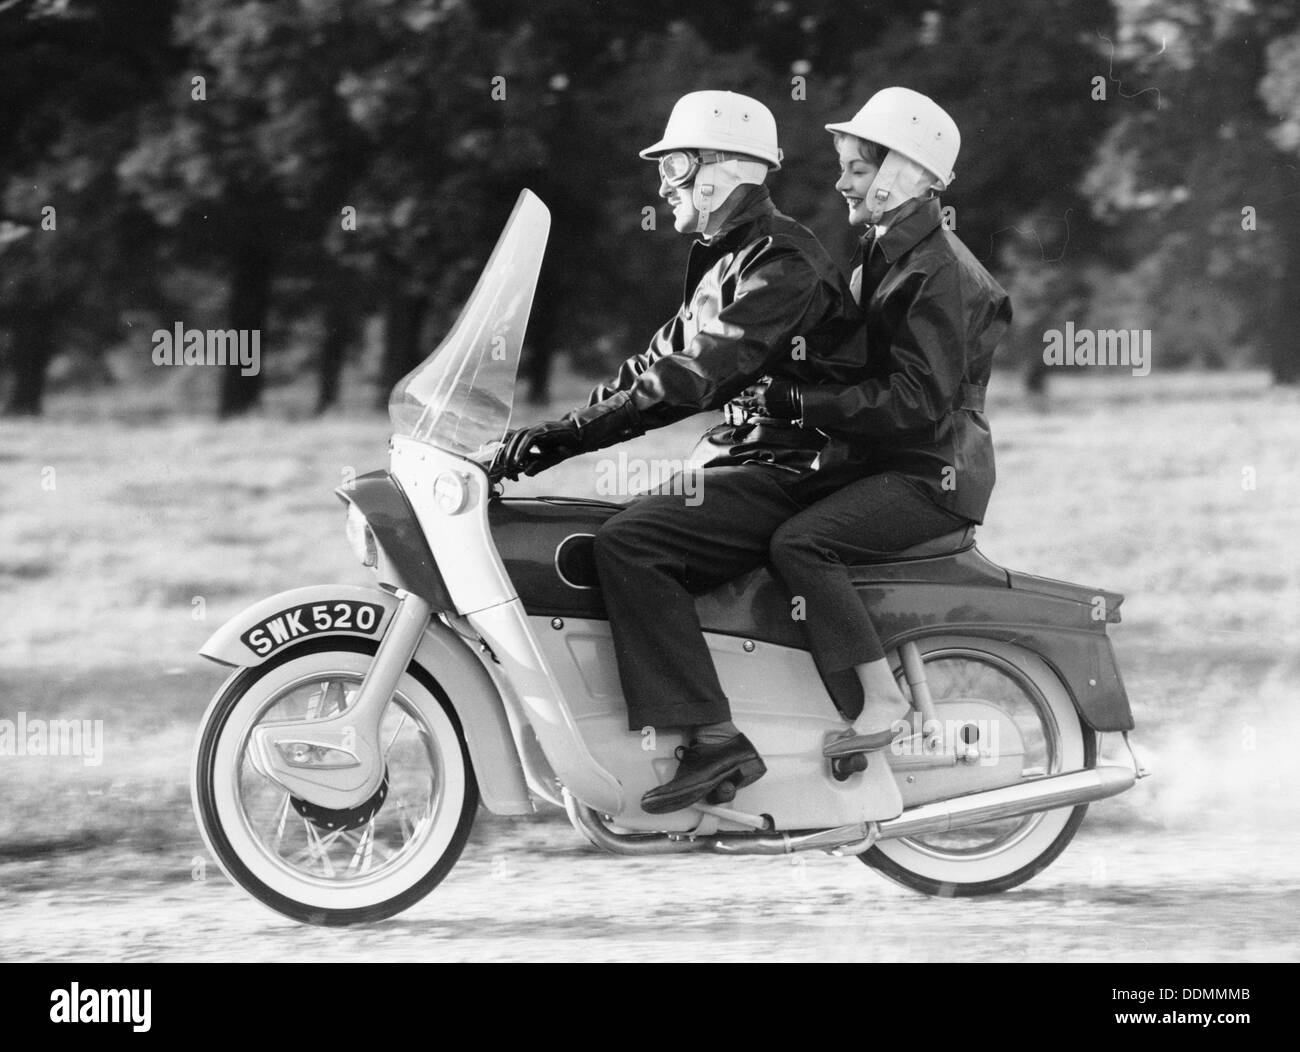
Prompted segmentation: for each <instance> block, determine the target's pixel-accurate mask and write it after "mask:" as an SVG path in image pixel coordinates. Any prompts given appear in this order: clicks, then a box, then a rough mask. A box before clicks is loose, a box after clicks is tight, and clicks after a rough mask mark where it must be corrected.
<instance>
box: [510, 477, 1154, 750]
mask: <svg viewBox="0 0 1300 1052" xmlns="http://www.w3.org/2000/svg"><path fill="white" fill-rule="evenodd" d="M618 511H619V506H617V505H610V504H602V503H599V502H588V501H567V500H562V499H558V498H557V499H551V500H536V499H531V500H498V501H494V502H493V504H492V506H491V507H490V508H489V518H490V521H491V525H492V533H493V538H494V540H495V541H496V543H497V545H498V548H499V550H500V552H501V557H502V560H503V561H504V563H505V565H506V568H507V570H508V571H509V573H510V576H511V579H512V580H513V581H514V583H515V585H516V586H517V588H518V590H519V597H520V599H521V600H522V601H523V603H524V606H525V608H526V609H527V611H528V613H529V615H530V617H533V618H540V617H550V616H559V617H580V618H584V619H588V620H599V619H604V618H606V617H607V616H608V615H607V614H606V612H605V607H604V603H603V602H602V601H601V596H600V589H599V588H598V587H594V585H595V584H596V582H595V581H594V580H591V579H589V577H588V576H585V575H584V566H585V565H586V564H585V563H584V561H583V560H582V559H581V558H580V557H579V553H577V552H574V551H572V549H574V548H576V547H577V546H578V545H579V544H581V543H589V542H586V541H582V540H581V538H584V537H586V536H589V535H591V534H593V533H595V532H596V530H597V529H598V528H599V527H600V525H601V523H603V522H604V521H605V520H606V519H608V518H609V517H610V516H611V515H614V514H616V513H617V512H618ZM571 538H579V540H577V541H575V540H569V543H568V544H567V545H566V544H565V541H566V539H571ZM566 557H567V558H568V563H567V565H561V566H558V567H557V563H560V564H564V563H565V560H566ZM589 572H590V571H589V570H588V571H586V573H588V574H589ZM851 573H852V576H853V582H854V585H855V586H856V588H857V590H858V595H859V597H860V598H861V600H862V602H863V604H864V605H865V606H866V607H867V609H868V610H869V611H870V612H871V616H872V618H873V620H874V623H875V625H876V628H877V630H878V632H879V633H880V637H881V640H882V641H883V642H884V644H885V646H886V647H887V648H894V647H897V646H898V645H899V644H900V643H904V642H907V641H908V640H910V639H919V638H922V637H924V636H930V635H935V634H938V633H942V634H945V635H947V634H970V635H977V636H985V637H986V638H990V639H999V640H1002V641H1004V642H1013V643H1018V644H1020V645H1021V646H1023V647H1026V648H1028V649H1031V650H1034V651H1035V652H1037V653H1038V654H1040V655H1041V656H1042V657H1043V658H1044V659H1045V660H1046V661H1047V662H1048V663H1049V664H1050V665H1052V667H1053V668H1054V670H1055V671H1056V672H1057V674H1058V675H1059V676H1060V677H1061V678H1062V680H1064V682H1065V684H1066V686H1067V688H1068V689H1069V690H1070V691H1071V694H1072V697H1073V699H1074V702H1075V705H1076V706H1077V707H1078V709H1079V712H1080V714H1081V715H1082V716H1083V718H1084V720H1085V722H1086V723H1087V724H1088V725H1089V726H1090V727H1091V728H1092V729H1093V730H1096V731H1119V730H1129V729H1131V728H1132V727H1133V714H1132V712H1131V710H1130V708H1129V702H1128V696H1127V694H1126V693H1125V691H1124V685H1123V682H1122V680H1121V679H1120V675H1119V669H1118V667H1117V666H1116V663H1115V654H1114V651H1113V649H1112V647H1111V643H1110V640H1109V639H1108V638H1107V636H1106V622H1105V621H1097V620H1095V619H1094V611H1095V607H1094V605H1093V597H1094V596H1101V597H1103V598H1104V599H1105V600H1106V605H1105V611H1106V620H1107V621H1116V620H1118V619H1119V614H1118V607H1119V601H1120V600H1121V599H1122V596H1120V595H1119V594H1118V593H1114V592H1107V591H1105V590H1102V589H1095V588H1085V587H1083V586H1079V585H1071V584H1068V583H1065V582H1056V581H1049V580H1047V579H1044V578H1037V577H1032V576H1029V575H1026V574H1019V573H1008V571H1006V570H1004V569H1003V568H1002V567H1000V566H998V565H996V564H995V563H992V562H990V561H989V560H988V559H986V558H985V557H984V556H983V554H981V553H980V551H979V550H978V549H977V548H972V549H970V550H968V551H964V552H960V553H958V554H955V555H950V556H940V557H936V558H931V559H910V560H906V561H903V562H895V563H879V564H874V565H870V566H855V567H853V568H852V570H851ZM1012 582H1015V585H1016V586H1015V587H1012V586H1011V585H1012ZM697 609H698V611H699V617H700V624H701V627H703V629H704V630H705V631H706V632H708V633H712V634H716V635H720V636H732V637H738V638H740V639H747V640H751V641H753V642H755V643H768V644H772V645H775V646H781V647H787V648H790V649H791V650H804V649H805V648H806V641H805V639H804V635H803V629H802V627H801V625H800V623H799V622H796V621H795V620H793V619H792V618H791V616H790V602H789V597H788V596H787V595H786V593H785V591H784V589H782V588H781V586H780V585H779V584H778V583H777V582H776V581H775V580H774V579H773V578H772V576H771V574H769V573H768V571H767V570H766V569H765V568H758V569H755V570H752V571H750V572H749V573H746V574H742V575H741V576H739V577H737V578H736V579H735V580H733V581H729V582H727V583H726V584H724V585H722V586H721V587H719V588H715V589H714V590H713V591H711V592H709V593H707V594H706V595H702V596H700V598H699V600H698V603H697ZM539 631H540V629H539ZM841 686H843V685H837V686H836V689H837V690H839V689H841ZM849 686H851V685H849ZM840 700H842V701H843V703H844V704H843V706H842V707H844V708H846V709H847V710H849V711H852V710H853V708H854V707H856V705H850V704H849V703H850V702H851V701H853V702H855V703H856V702H860V696H859V697H857V698H850V697H848V696H847V695H846V696H845V697H844V698H843V699H840Z"/></svg>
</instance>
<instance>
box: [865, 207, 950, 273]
mask: <svg viewBox="0 0 1300 1052" xmlns="http://www.w3.org/2000/svg"><path fill="white" fill-rule="evenodd" d="M941 218H942V217H941V215H940V206H939V199H938V198H937V197H923V198H917V197H914V198H912V199H911V200H910V201H905V202H904V203H903V204H901V205H899V206H898V207H897V208H895V209H894V211H893V212H892V213H886V214H885V216H884V222H883V223H881V224H880V225H879V226H876V227H873V228H871V229H870V230H868V231H867V233H866V235H865V236H864V237H863V238H862V243H863V245H864V247H866V246H869V245H870V244H871V241H872V239H873V235H874V240H875V243H876V244H877V245H879V246H880V251H881V253H882V254H883V255H884V257H885V261H886V262H887V263H893V262H894V260H896V259H898V257H899V256H901V255H902V254H903V253H904V252H908V251H910V250H911V249H913V248H915V247H916V246H917V244H919V243H920V242H921V241H922V240H923V239H924V238H925V237H927V236H928V235H929V234H930V233H931V232H932V231H933V230H934V229H935V228H936V227H937V226H938V225H939V222H940V219H941Z"/></svg>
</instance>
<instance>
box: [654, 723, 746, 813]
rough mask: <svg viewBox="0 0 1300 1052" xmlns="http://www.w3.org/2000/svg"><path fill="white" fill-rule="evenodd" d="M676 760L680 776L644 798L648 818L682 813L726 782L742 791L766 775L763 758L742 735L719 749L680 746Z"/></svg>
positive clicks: (724, 743)
mask: <svg viewBox="0 0 1300 1052" xmlns="http://www.w3.org/2000/svg"><path fill="white" fill-rule="evenodd" d="M677 759H678V760H679V761H680V763H679V765H678V767H677V773H676V774H675V775H673V777H672V778H670V779H669V780H668V781H666V782H664V784H663V785H657V786H655V787H654V788H653V789H651V790H650V791H649V792H647V793H646V794H645V795H644V796H643V797H641V809H642V810H643V811H645V812H646V813H647V814H651V815H662V814H667V813H668V812H669V811H680V810H681V809H682V808H684V807H690V806H691V804H694V803H697V802H699V801H700V800H703V799H704V798H705V797H706V796H708V795H709V794H710V793H712V792H713V791H714V790H715V789H716V788H717V787H718V786H720V785H722V784H723V783H724V782H728V783H730V784H731V785H732V786H734V787H735V788H736V789H743V788H744V787H745V786H747V785H752V784H753V783H754V782H756V781H758V780H759V779H760V778H762V777H763V775H764V774H766V773H767V765H766V764H765V763H763V758H762V757H761V756H759V755H758V751H757V750H756V749H755V748H754V746H753V745H752V744H751V743H750V740H749V739H748V738H746V737H745V736H744V735H743V734H737V735H736V736H735V737H734V738H729V739H728V740H727V741H725V742H719V743H717V744H716V745H708V744H705V743H702V742H696V743H695V744H693V745H686V746H680V745H679V746H678V747H677ZM733 795H734V794H733Z"/></svg>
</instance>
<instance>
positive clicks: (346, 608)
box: [199, 584, 534, 815]
mask: <svg viewBox="0 0 1300 1052" xmlns="http://www.w3.org/2000/svg"><path fill="white" fill-rule="evenodd" d="M376 607H377V608H379V611H378V613H377V614H376V613H375V611H374V608H376ZM396 609H397V599H396V598H395V597H394V596H393V595H391V594H390V593H388V592H385V591H382V590H380V589H377V588H363V587H359V586H357V585H344V584H326V585H311V586H308V587H305V588H294V589H291V590H290V591H287V592H281V593H280V594H279V595H273V596H270V597H268V598H266V599H263V600H261V601H260V602H257V603H254V604H253V605H252V606H250V607H248V608H246V609H245V610H243V611H241V612H240V613H238V614H236V615H235V616H234V617H232V618H231V619H230V620H229V621H227V622H226V623H225V624H224V625H222V626H221V627H220V628H218V629H217V630H216V632H214V633H213V634H212V636H211V638H209V639H208V641H207V642H206V643H204V644H203V647H202V649H201V650H200V651H199V653H200V654H202V655H203V656H204V657H205V658H208V659H210V660H212V661H216V662H218V663H219V664H222V665H231V666H236V667H242V668H252V667H256V666H257V665H261V664H263V663H265V662H266V661H269V660H270V659H271V658H273V657H275V656H276V655H277V654H280V653H282V652H283V651H285V650H286V649H288V648H290V647H292V646H293V645H294V644H295V643H297V642H300V641H303V640H308V639H310V640H318V639H322V638H327V637H329V636H340V637H351V638H356V639H368V640H371V641H372V642H375V643H377V642H378V641H379V639H380V638H382V636H383V633H384V630H385V629H386V628H387V627H388V622H389V621H390V620H391V619H392V616H393V611H394V610H396ZM358 622H360V623H361V624H362V625H365V627H361V625H359V624H358ZM268 643H269V644H270V646H269V649H268ZM413 660H414V663H415V664H417V665H419V666H420V667H421V668H422V669H424V671H425V672H427V673H428V674H429V676H431V677H432V678H433V679H434V680H436V681H437V682H438V684H439V685H440V686H441V687H442V689H443V690H444V691H445V692H446V694H447V697H448V698H449V699H450V700H451V704H452V707H453V708H454V709H455V710H456V716H457V718H458V719H459V720H460V725H461V727H462V729H463V730H464V732H465V744H466V746H467V748H468V749H469V755H470V761H471V762H472V764H473V766H474V774H475V776H476V777H477V779H478V788H479V793H480V795H481V796H482V798H483V803H484V806H486V807H487V808H488V810H490V811H492V812H493V813H495V814H499V815H522V814H531V813H532V811H533V809H534V808H533V803H532V798H531V797H530V795H529V792H528V786H527V784H526V781H525V778H524V772H523V768H522V767H521V765H520V762H519V754H518V750H517V749H516V747H515V743H514V739H513V737H512V736H511V733H510V724H509V721H508V719H507V718H506V711H505V705H504V703H503V702H502V700H501V696H500V694H499V693H498V692H497V688H496V686H495V685H494V684H493V682H492V680H491V678H490V677H489V676H488V674H487V672H486V671H485V670H484V669H483V666H482V664H481V663H480V662H479V660H478V658H477V657H476V656H475V655H474V654H472V653H471V652H470V650H469V646H468V644H467V643H466V642H465V641H464V640H463V639H461V638H460V636H458V635H457V634H456V633H455V632H453V631H452V630H451V629H450V628H448V627H447V626H446V625H444V624H443V623H442V622H441V621H434V620H431V621H430V622H429V625H428V627H427V628H426V629H425V631H424V638H423V639H422V640H421V641H420V645H419V647H418V648H417V649H416V651H415V657H414V659H413Z"/></svg>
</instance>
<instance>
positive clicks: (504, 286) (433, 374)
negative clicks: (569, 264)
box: [388, 190, 551, 464]
mask: <svg viewBox="0 0 1300 1052" xmlns="http://www.w3.org/2000/svg"><path fill="white" fill-rule="evenodd" d="M550 229H551V213H550V211H549V210H548V209H547V207H546V206H545V205H544V204H542V202H541V199H540V198H539V197H537V195H536V194H534V193H532V192H531V191H529V190H524V191H523V192H522V193H520V195H519V200H518V201H516V202H515V208H514V211H513V212H511V213H510V220H509V222H507V223H506V227H505V229H504V230H503V231H502V232H501V237H500V238H498V239H497V243H496V247H495V248H494V249H493V250H492V255H491V257H490V258H489V259H488V262H487V266H486V267H484V269H483V273H482V275H481V276H480V277H479V279H478V284H477V285H475V286H474V291H473V293H471V295H470V297H469V300H468V301H467V302H466V304H465V307H464V309H463V310H462V311H461V313H460V317H459V318H457V319H456V324H455V326H454V327H453V328H452V330H451V332H450V333H449V334H448V335H447V337H446V338H445V339H444V340H443V341H442V343H440V344H439V345H438V349H437V350H435V351H434V352H433V353H432V354H431V355H429V357H428V358H426V359H425V360H424V362H423V363H421V364H420V365H419V366H418V367H417V368H416V369H414V370H413V371H412V372H410V373H408V374H407V375H406V376H405V377H403V378H402V380H401V381H400V382H399V383H398V384H397V386H396V387H394V388H393V393H392V395H391V397H390V398H389V400H388V415H389V417H391V419H392V421H393V428H394V430H395V431H396V433H397V434H400V435H406V436H408V437H410V438H414V439H417V440H418V441H420V442H427V443H429V444H430V445H433V446H437V447H439V448H440V449H445V450H447V451H448V452H451V453H456V454H459V455H460V456H463V457H467V458H469V459H471V460H476V461H478V462H480V463H484V464H486V463H487V461H488V460H489V459H490V458H491V456H492V452H493V449H494V447H495V445H496V443H498V442H499V441H500V440H501V438H502V436H503V435H504V434H505V431H506V428H507V427H508V426H509V423H510V412H511V409H512V407H513V405H514V391H515V374H516V373H517V372H518V371H519V355H520V352H521V351H522V350H523V345H524V330H525V329H526V328H527V326H528V315H529V312H530V311H531V310H532V306H533V292H534V291H535V290H536V288H537V275H538V273H539V272H540V271H541V269H542V255H543V253H544V252H545V251H546V238H547V235H548V234H549V233H550Z"/></svg>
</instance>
